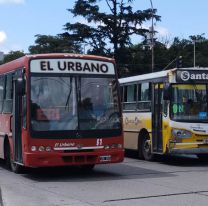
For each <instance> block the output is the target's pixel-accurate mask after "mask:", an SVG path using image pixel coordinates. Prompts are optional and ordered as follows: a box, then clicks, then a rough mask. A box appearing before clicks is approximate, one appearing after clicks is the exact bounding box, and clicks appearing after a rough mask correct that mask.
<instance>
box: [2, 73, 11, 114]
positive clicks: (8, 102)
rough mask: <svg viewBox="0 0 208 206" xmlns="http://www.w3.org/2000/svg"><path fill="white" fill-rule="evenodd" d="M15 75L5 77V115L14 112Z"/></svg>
mask: <svg viewBox="0 0 208 206" xmlns="http://www.w3.org/2000/svg"><path fill="white" fill-rule="evenodd" d="M12 80H13V74H8V75H6V76H5V96H4V103H3V113H11V112H12V99H13V81H12Z"/></svg>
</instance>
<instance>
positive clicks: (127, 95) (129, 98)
mask: <svg viewBox="0 0 208 206" xmlns="http://www.w3.org/2000/svg"><path fill="white" fill-rule="evenodd" d="M136 94H137V85H136V84H134V85H128V86H124V99H123V109H124V110H129V111H132V110H136V96H137V95H136Z"/></svg>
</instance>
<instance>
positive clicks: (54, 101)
mask: <svg viewBox="0 0 208 206" xmlns="http://www.w3.org/2000/svg"><path fill="white" fill-rule="evenodd" d="M120 128H121V120H120V112H119V104H118V94H117V87H116V82H115V80H114V79H113V78H107V77H105V78H89V77H78V76H63V77H53V76H43V75H41V76H32V77H31V129H32V130H33V131H63V130H65V131H66V130H106V129H120Z"/></svg>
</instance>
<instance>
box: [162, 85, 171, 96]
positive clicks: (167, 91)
mask: <svg viewBox="0 0 208 206" xmlns="http://www.w3.org/2000/svg"><path fill="white" fill-rule="evenodd" d="M163 91H164V93H163V100H170V94H171V87H170V84H165V85H164V90H163Z"/></svg>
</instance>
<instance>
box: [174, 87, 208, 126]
mask: <svg viewBox="0 0 208 206" xmlns="http://www.w3.org/2000/svg"><path fill="white" fill-rule="evenodd" d="M171 116H172V119H173V120H182V121H189V120H190V121H196V122H200V121H207V120H208V115H207V85H205V84H196V85H194V84H174V85H172V104H171Z"/></svg>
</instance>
